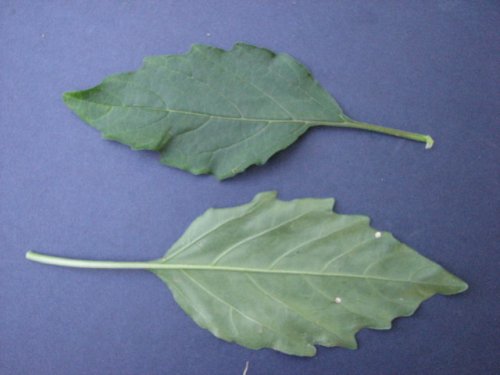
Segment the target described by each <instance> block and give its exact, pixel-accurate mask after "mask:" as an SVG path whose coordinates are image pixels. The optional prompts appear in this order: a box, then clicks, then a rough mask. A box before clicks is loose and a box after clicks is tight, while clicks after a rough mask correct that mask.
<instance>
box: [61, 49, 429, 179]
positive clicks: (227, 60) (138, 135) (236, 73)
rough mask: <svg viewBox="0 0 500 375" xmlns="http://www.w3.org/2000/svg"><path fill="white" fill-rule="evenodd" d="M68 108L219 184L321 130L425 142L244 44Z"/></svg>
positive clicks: (193, 53)
mask: <svg viewBox="0 0 500 375" xmlns="http://www.w3.org/2000/svg"><path fill="white" fill-rule="evenodd" d="M63 100H64V102H65V104H66V105H67V106H68V107H69V108H70V109H71V110H73V112H75V113H76V114H77V115H78V116H79V117H80V118H81V119H83V120H84V121H85V122H87V123H88V124H89V125H91V126H92V127H94V128H96V129H97V130H99V131H100V132H101V133H102V136H103V137H104V138H105V139H109V140H115V141H118V142H121V143H123V144H126V145H128V146H130V147H131V148H132V149H134V150H153V151H158V152H160V154H161V159H160V161H161V162H162V163H163V164H166V165H169V166H173V167H176V168H180V169H184V170H187V171H189V172H191V173H193V174H206V173H211V174H213V175H215V176H216V177H217V178H218V179H221V180H222V179H225V178H229V177H232V176H234V175H236V174H238V173H240V172H242V171H244V170H245V169H246V168H248V167H249V166H251V165H261V164H264V163H266V162H267V160H268V159H269V158H270V157H271V156H272V155H274V154H275V153H277V152H279V151H281V150H283V149H285V148H287V147H289V146H290V145H291V144H293V143H294V142H295V141H296V140H297V139H298V138H299V137H300V136H301V135H302V134H304V133H305V132H306V131H307V130H308V129H309V128H310V127H312V126H316V125H327V126H341V127H351V128H359V129H365V130H371V131H377V132H382V133H387V134H392V135H397V136H401V137H406V138H410V139H414V140H421V141H422V139H421V136H420V135H415V134H413V133H408V132H404V131H395V130H393V129H387V128H382V127H380V126H372V125H369V124H364V123H363V124H361V123H359V122H356V121H353V120H351V119H349V118H348V117H347V116H345V115H344V114H343V112H342V109H341V108H340V106H339V105H338V104H337V102H336V101H335V99H333V98H332V97H331V96H330V95H329V94H328V93H327V92H326V91H325V90H324V89H323V88H322V87H321V86H320V85H319V83H318V82H317V81H315V80H314V79H313V77H312V75H311V73H310V72H309V70H308V69H307V68H306V67H305V66H304V65H302V64H301V63H299V62H298V61H297V60H295V59H294V58H292V57H291V56H289V55H287V54H283V53H280V54H276V53H274V52H272V51H269V50H267V49H264V48H258V47H255V46H251V45H248V44H244V43H237V44H235V46H234V47H233V48H232V49H231V50H229V51H224V50H222V49H218V48H214V47H210V46H204V45H199V44H196V45H193V47H192V49H191V50H190V51H189V52H188V53H186V54H183V55H164V56H155V57H148V58H145V59H144V65H143V66H142V67H141V68H140V69H139V70H137V71H136V72H132V73H124V74H118V75H113V76H110V77H108V78H106V79H105V80H104V81H103V82H102V83H101V84H99V85H97V86H95V87H93V88H91V89H88V90H83V91H76V92H68V93H66V94H64V96H63ZM429 139H430V137H429V138H428V139H427V138H426V141H427V142H430V141H429ZM429 144H430V143H429Z"/></svg>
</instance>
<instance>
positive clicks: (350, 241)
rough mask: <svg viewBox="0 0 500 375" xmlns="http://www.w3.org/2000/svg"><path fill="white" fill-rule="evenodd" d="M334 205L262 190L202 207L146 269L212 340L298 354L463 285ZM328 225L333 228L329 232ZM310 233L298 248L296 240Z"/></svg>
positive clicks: (386, 321) (346, 338) (385, 324)
mask: <svg viewBox="0 0 500 375" xmlns="http://www.w3.org/2000/svg"><path fill="white" fill-rule="evenodd" d="M332 205H333V200H314V199H304V200H295V201H292V202H282V201H279V200H277V199H276V196H275V194H274V193H263V194H259V195H257V196H256V198H255V199H254V200H253V201H252V202H250V203H249V204H247V205H243V206H239V207H235V208H228V209H212V210H209V211H207V213H206V214H204V215H202V216H200V217H199V218H198V219H196V220H195V221H194V222H193V224H192V225H191V226H190V227H189V228H188V230H187V231H186V235H187V237H186V238H184V236H182V237H181V238H180V239H179V241H178V242H177V243H176V244H174V245H173V246H172V248H171V249H170V250H169V251H168V252H167V254H166V256H165V257H164V258H162V259H160V260H158V261H156V262H155V263H164V264H165V266H168V267H169V269H168V270H167V269H165V270H162V269H156V270H153V272H154V273H155V274H156V275H157V276H159V277H160V278H161V279H162V280H163V281H164V282H165V283H166V284H167V285H168V286H169V287H170V289H171V290H172V292H173V294H174V298H175V299H176V301H177V302H178V303H179V305H180V306H181V307H182V308H183V309H184V310H185V311H186V312H187V313H188V314H189V315H191V316H192V317H193V319H194V320H195V321H196V323H197V324H199V325H200V326H202V327H204V328H206V329H208V330H210V331H211V332H212V333H213V334H214V335H216V336H217V337H220V338H222V339H224V340H226V341H235V342H237V343H239V344H240V345H244V346H247V347H249V348H253V349H256V348H262V347H270V348H273V349H276V350H280V351H283V352H285V353H288V354H294V355H303V356H311V355H314V353H315V347H314V345H315V344H319V345H324V346H343V347H346V348H352V349H353V348H356V347H357V343H356V339H355V334H356V332H357V331H359V329H361V328H363V327H368V328H374V329H387V328H390V326H391V322H392V320H393V319H394V318H396V317H398V316H409V315H411V314H413V312H414V311H415V310H416V309H417V308H418V306H419V305H420V303H421V302H423V301H424V300H426V299H427V298H430V297H431V296H432V295H434V294H437V293H440V294H445V295H448V294H455V293H459V292H461V291H463V290H465V289H466V288H467V285H466V284H465V283H464V282H463V281H461V280H460V279H458V278H457V277H455V276H453V275H451V274H450V273H448V272H447V271H445V270H444V269H443V268H442V267H440V266H439V265H437V264H435V263H434V262H432V261H430V260H428V259H426V258H424V257H422V256H421V255H419V254H418V253H417V252H415V251H414V250H412V249H410V248H409V247H407V246H406V245H404V244H402V243H400V242H399V241H397V240H396V239H394V237H392V235H390V234H388V233H384V234H383V235H381V236H377V235H375V234H376V233H377V232H376V231H375V230H374V229H372V228H370V227H369V221H368V218H366V217H361V216H349V215H338V214H336V213H334V212H332V211H331V207H332ZM233 210H234V211H233ZM325 223H327V224H325ZM242 225H243V227H242ZM235 228H241V230H240V231H236V230H235ZM346 228H347V229H346ZM326 229H329V230H333V229H334V230H335V233H340V235H338V236H337V237H335V236H333V237H330V238H329V237H328V235H327V234H326V232H325V230H326ZM343 230H344V231H343ZM346 230H347V231H346ZM294 232H295V233H294ZM311 236H312V238H313V239H311V238H308V239H307V240H303V243H304V244H303V245H302V252H300V251H299V250H300V247H301V246H298V245H297V240H298V239H299V238H300V237H302V238H303V237H311ZM318 236H319V237H318ZM321 236H322V237H323V240H321V239H319V240H317V241H316V242H315V241H314V238H315V237H317V238H321ZM321 241H323V243H321ZM318 242H320V243H318ZM266 244H267V246H266ZM347 245H349V246H348V249H347V250H346V249H345V247H346V246H347ZM270 247H272V248H270ZM286 249H288V250H286ZM291 249H295V251H290V250H291ZM286 253H287V255H285V256H283V254H286ZM280 258H281V259H280ZM277 259H280V260H279V261H276V260H277ZM374 259H375V260H376V261H374ZM271 265H273V266H271ZM207 296H212V297H211V298H208V297H207ZM235 313H236V318H235ZM251 322H253V323H251ZM259 325H260V326H259ZM264 332H265V333H264Z"/></svg>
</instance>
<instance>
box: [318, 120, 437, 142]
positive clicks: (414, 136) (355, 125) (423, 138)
mask: <svg viewBox="0 0 500 375" xmlns="http://www.w3.org/2000/svg"><path fill="white" fill-rule="evenodd" d="M342 117H343V119H344V121H342V122H328V121H321V122H320V123H319V124H318V125H323V126H336V127H339V128H350V129H363V130H368V131H370V132H375V133H382V134H388V135H392V136H394V137H399V138H405V139H410V140H412V141H417V142H423V143H425V148H426V149H429V148H431V147H432V146H433V145H434V140H433V139H432V137H431V136H430V135H426V134H419V133H411V132H407V131H404V130H399V129H392V128H386V127H384V126H380V125H373V124H368V123H366V122H361V121H355V120H352V119H350V118H348V117H347V116H342Z"/></svg>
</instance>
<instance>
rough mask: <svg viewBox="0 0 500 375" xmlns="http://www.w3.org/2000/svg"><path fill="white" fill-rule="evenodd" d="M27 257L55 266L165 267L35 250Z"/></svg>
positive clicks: (29, 252) (148, 263) (104, 267)
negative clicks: (60, 255)
mask: <svg viewBox="0 0 500 375" xmlns="http://www.w3.org/2000/svg"><path fill="white" fill-rule="evenodd" d="M26 259H28V260H31V261H33V262H38V263H43V264H50V265H53V266H61V267H73V268H100V269H152V268H165V265H163V267H155V266H158V264H155V263H153V262H115V261H109V260H84V259H72V258H63V257H57V256H53V255H46V254H40V253H37V252H35V251H28V252H27V253H26Z"/></svg>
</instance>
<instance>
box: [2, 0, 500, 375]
mask: <svg viewBox="0 0 500 375" xmlns="http://www.w3.org/2000/svg"><path fill="white" fill-rule="evenodd" d="M499 12H500V4H499V2H498V1H459V0H447V1H437V0H436V1H424V2H423V1H377V2H372V1H351V0H350V1H337V2H333V1H305V0H296V1H272V2H271V1H251V2H250V1H249V2H244V1H219V2H209V1H196V2H194V1H193V2H182V1H137V2H133V1H86V2H83V1H82V2H76V1H51V2H49V1H45V2H42V1H5V0H4V1H2V4H1V6H0V67H1V69H0V87H1V91H0V254H1V256H0V373H1V374H42V375H43V374H200V375H201V374H219V375H224V374H241V373H242V371H243V367H244V365H245V361H249V362H250V369H249V372H248V375H254V374H290V375H291V374H490V373H494V372H495V371H496V370H498V369H499V364H498V359H497V358H496V356H495V355H496V354H498V353H499V349H500V348H499V337H498V336H499V335H498V332H499V329H498V328H499V321H498V311H499V302H498V297H499V293H498V281H497V280H498V266H499V256H498V252H499V251H500V249H499V247H498V243H499V228H500V222H499V212H500V201H499V194H498V193H499V188H500V176H499V170H498V167H499V161H500V155H499V154H500V153H499V141H500V139H499V138H500V137H499V128H498V126H499V124H498V119H499V105H498V103H499V99H500V94H499V91H498V87H499V84H500V80H499V71H500V69H499V61H500V53H499V45H500V43H499V42H500V38H499V27H498V25H499V23H500V17H499ZM237 41H244V42H248V43H252V44H256V45H259V46H263V47H267V48H270V49H273V50H275V51H282V52H288V53H289V54H291V55H292V56H294V57H296V58H298V59H299V60H300V61H302V62H303V63H305V64H306V66H308V67H309V68H310V69H311V71H312V72H313V74H314V76H315V78H316V79H317V80H318V81H319V82H321V84H322V85H323V86H324V87H325V88H326V89H327V90H328V91H329V92H330V93H332V95H334V96H335V97H336V98H337V99H338V101H339V103H340V104H341V105H342V106H343V108H344V109H345V111H346V112H347V114H349V115H351V116H352V117H353V118H355V119H358V120H364V121H367V122H373V123H379V124H383V125H386V126H392V127H398V128H401V129H405V130H409V131H416V132H421V133H428V134H431V135H432V136H433V137H434V139H435V140H436V145H435V147H434V148H433V149H432V150H429V151H426V150H425V149H424V146H423V144H419V143H414V142H410V141H405V140H399V139H396V138H392V137H387V136H382V135H376V134H370V133H366V132H359V131H349V130H336V129H326V128H324V129H323V128H317V129H313V130H311V131H310V132H309V133H308V134H306V135H305V136H304V137H302V139H300V140H299V141H298V142H297V143H296V144H295V145H293V146H292V147H290V148H289V149H288V150H286V151H284V152H281V153H280V154H278V155H277V156H275V157H273V158H272V159H271V160H270V161H269V162H268V163H267V164H266V165H265V166H261V167H253V168H250V169H249V170H248V171H246V172H245V173H244V174H241V175H239V176H237V177H236V178H233V179H230V180H227V181H224V182H222V183H221V182H218V181H216V180H215V179H214V178H213V177H210V176H201V177H196V176H192V175H190V174H188V173H186V172H183V171H180V170H176V169H173V168H169V167H165V166H162V165H160V164H159V163H158V161H157V159H158V157H157V155H155V154H154V153H148V152H132V151H130V150H129V149H128V148H127V147H125V146H123V145H120V144H118V143H114V142H109V141H104V140H102V139H101V138H100V136H99V133H98V132H97V131H95V130H94V129H92V128H90V127H89V126H87V125H85V124H84V123H83V122H82V121H81V120H79V119H78V118H77V117H76V116H75V115H73V114H72V113H71V112H70V111H69V110H68V109H67V108H66V107H65V106H64V104H63V102H62V100H61V95H62V93H63V92H65V91H71V90H78V89H84V88H88V87H91V86H94V85H96V84H98V83H99V82H100V81H101V80H102V79H103V78H104V77H106V76H107V75H109V74H112V73H118V72H124V71H130V70H135V69H137V68H138V67H139V66H140V65H141V61H142V58H143V57H144V56H148V55H157V54H174V53H183V52H186V51H187V50H188V49H189V48H190V45H191V44H192V43H207V44H211V45H215V46H218V47H222V48H230V47H231V46H232V45H233V43H234V42H237ZM272 189H276V190H278V191H279V193H280V196H281V197H282V198H284V199H292V198H298V197H331V196H334V197H335V198H337V202H338V203H337V210H338V211H340V212H342V213H350V214H366V215H369V216H370V217H372V219H373V225H374V226H375V227H376V228H378V229H380V230H387V231H391V232H392V233H394V234H395V235H396V236H397V237H398V238H399V239H401V240H402V241H404V242H406V243H408V244H409V245H411V246H412V247H414V248H415V249H417V250H418V251H420V252H421V253H422V254H424V255H426V256H428V257H430V258H431V259H433V260H435V261H437V262H438V263H440V264H442V265H443V266H444V267H445V268H447V269H449V270H450V271H451V272H453V273H455V274H457V275H458V276H460V277H462V278H463V279H464V280H466V281H467V282H468V283H469V285H470V289H469V290H468V291H467V292H466V293H464V294H461V295H458V296H454V297H441V296H437V297H434V298H432V299H431V300H429V301H427V302H425V303H424V304H423V305H422V307H421V308H420V309H419V310H418V311H417V313H416V314H415V315H414V316H413V317H411V318H402V319H397V320H396V321H395V323H394V327H393V329H392V330H390V331H373V330H363V331H361V332H360V333H359V334H358V339H359V342H360V349H359V350H357V351H349V350H346V349H339V348H319V351H318V355H317V356H316V357H314V358H310V359H307V358H298V357H291V356H286V355H283V354H281V353H277V352H273V351H271V350H259V351H252V350H248V349H245V348H243V347H240V346H238V345H235V344H229V343H226V342H224V341H221V340H219V339H216V338H215V337H213V336H212V335H211V334H210V333H209V332H208V331H205V330H203V329H201V328H199V327H198V326H197V325H196V324H195V323H194V322H192V321H191V319H190V318H189V317H187V316H186V315H185V314H184V312H183V311H182V310H181V309H180V308H179V307H178V306H177V305H176V303H175V302H174V301H173V299H172V296H171V294H170V292H169V291H168V290H167V289H166V287H165V285H164V284H163V283H162V282H161V281H160V280H158V279H157V278H156V277H155V276H154V275H153V274H151V273H148V272H146V271H93V270H77V269H64V268H56V267H49V266H43V265H40V264H35V263H31V262H28V261H26V260H25V259H24V254H25V252H26V251H27V250H29V249H33V250H37V251H43V252H47V253H50V254H56V255H61V256H68V257H81V258H90V259H115V260H147V259H154V258H158V257H160V256H162V255H163V254H164V252H165V251H166V250H167V249H168V247H169V246H170V245H171V244H172V243H173V242H174V241H175V240H176V239H177V238H178V237H179V236H180V235H181V234H182V233H183V231H184V229H185V228H186V227H187V226H188V225H189V223H190V222H191V221H192V220H193V219H194V218H195V217H197V216H198V215H200V214H201V213H202V212H204V211H205V210H206V209H207V208H209V207H214V206H215V207H222V206H232V205H237V204H242V203H245V202H247V201H249V200H250V199H251V198H252V197H253V196H254V195H255V194H256V193H258V192H261V191H265V190H272Z"/></svg>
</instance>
